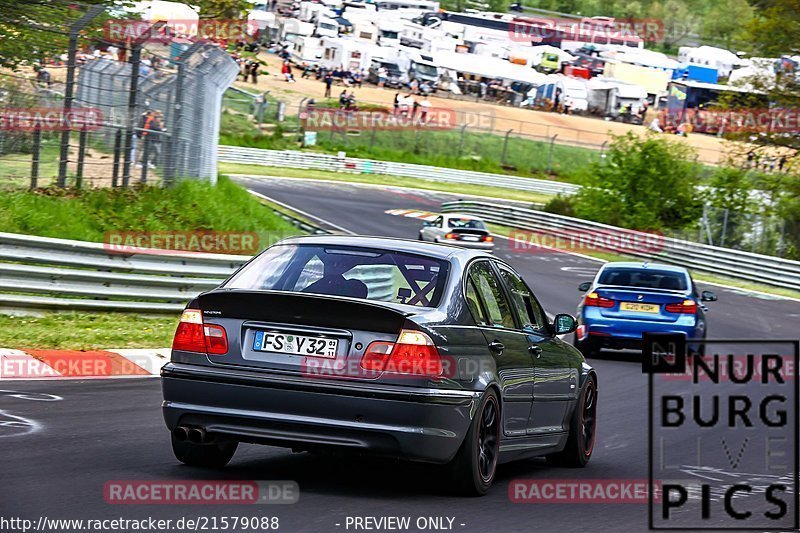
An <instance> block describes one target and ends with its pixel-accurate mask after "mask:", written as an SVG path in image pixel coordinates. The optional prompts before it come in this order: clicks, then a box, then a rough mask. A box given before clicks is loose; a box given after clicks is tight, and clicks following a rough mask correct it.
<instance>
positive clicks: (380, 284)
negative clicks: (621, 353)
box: [161, 236, 597, 494]
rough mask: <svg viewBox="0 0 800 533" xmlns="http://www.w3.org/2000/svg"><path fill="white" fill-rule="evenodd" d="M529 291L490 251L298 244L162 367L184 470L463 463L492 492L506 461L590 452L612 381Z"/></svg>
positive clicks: (284, 248)
mask: <svg viewBox="0 0 800 533" xmlns="http://www.w3.org/2000/svg"><path fill="white" fill-rule="evenodd" d="M575 326H576V321H575V319H574V318H573V317H572V316H570V315H568V314H559V315H556V316H555V317H554V319H553V321H552V322H551V321H549V320H548V319H547V315H546V314H545V312H544V310H543V309H542V307H541V305H540V304H539V302H538V301H537V299H536V297H535V295H534V294H533V292H532V291H531V289H530V288H529V286H528V285H527V284H526V283H525V282H524V281H523V280H522V278H521V277H520V276H519V275H518V274H517V273H516V272H515V271H514V270H513V269H512V268H511V267H510V266H509V265H508V264H506V263H504V262H503V261H501V260H499V259H497V258H495V257H494V256H492V255H489V254H486V253H484V252H480V251H476V250H466V249H463V248H459V247H455V246H447V245H441V244H432V243H422V242H416V241H406V240H399V239H388V238H376V237H352V236H313V237H296V238H291V239H287V240H284V241H282V242H280V243H278V244H276V245H274V246H272V247H270V248H268V249H266V250H265V251H263V252H262V253H261V254H259V255H258V256H256V257H255V258H254V259H253V260H252V261H250V262H249V263H247V264H246V265H245V266H244V267H242V268H241V269H240V270H239V271H238V272H236V273H235V274H234V275H233V276H232V277H231V278H229V279H228V280H227V281H226V282H224V283H223V284H222V285H221V286H220V287H219V288H217V289H214V290H212V291H209V292H206V293H203V294H201V295H200V296H198V297H197V298H195V299H194V300H192V301H191V302H190V303H189V304H188V306H187V307H186V310H185V311H184V312H183V315H182V317H181V320H180V324H179V325H178V329H177V331H176V333H175V339H174V343H173V346H172V357H171V360H170V362H169V363H167V364H166V365H165V366H164V368H163V369H162V371H161V376H162V386H163V393H164V402H163V406H162V407H163V414H164V419H165V421H166V425H167V427H168V428H169V430H170V431H171V435H172V448H173V451H174V453H175V456H176V457H177V458H178V460H180V461H182V462H184V463H186V464H189V465H195V466H206V467H207V466H216V467H221V466H224V465H225V464H227V463H228V461H229V460H230V459H231V457H232V456H233V454H234V452H235V450H236V447H237V445H238V443H239V442H249V443H260V444H268V445H273V446H281V447H287V448H292V449H294V450H307V451H330V450H339V451H342V450H344V451H351V452H356V453H371V454H378V455H385V456H391V457H398V458H403V459H409V460H414V461H422V462H429V463H440V464H448V465H449V470H450V472H451V473H452V476H453V482H454V487H457V488H458V489H459V490H461V491H463V492H465V493H471V494H484V493H486V491H487V490H488V489H489V487H490V486H491V484H492V481H493V480H494V477H495V470H496V468H497V465H498V463H501V462H505V461H511V460H514V459H521V458H527V457H532V456H546V457H547V458H548V459H549V460H551V461H552V462H553V463H557V464H563V465H567V466H577V467H580V466H584V465H586V463H587V462H588V461H589V459H590V457H591V455H592V449H593V446H594V442H595V430H596V413H597V376H596V374H595V371H594V369H593V368H592V367H591V366H590V365H588V364H587V363H586V362H585V360H584V358H583V356H582V355H581V354H580V352H579V351H578V350H576V349H575V348H574V347H572V346H571V345H570V344H569V343H567V342H564V341H562V340H561V339H560V338H559V337H558V335H563V334H566V333H570V332H572V331H574V330H575Z"/></svg>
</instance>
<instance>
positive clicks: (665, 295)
mask: <svg viewBox="0 0 800 533" xmlns="http://www.w3.org/2000/svg"><path fill="white" fill-rule="evenodd" d="M595 292H596V293H597V295H598V296H600V297H601V298H608V299H610V300H614V302H615V303H614V307H607V308H605V307H601V308H600V314H601V315H603V316H604V317H607V318H617V319H630V320H651V321H654V322H675V321H676V320H678V318H679V317H680V316H681V315H680V314H678V313H670V312H668V311H667V310H666V309H665V306H666V305H667V304H679V303H681V302H683V301H684V300H685V299H686V298H687V297H688V296H687V295H686V294H685V293H682V292H677V291H669V290H656V289H642V288H636V287H602V286H601V287H597V288H596V289H595Z"/></svg>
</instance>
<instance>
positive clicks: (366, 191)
mask: <svg viewBox="0 0 800 533" xmlns="http://www.w3.org/2000/svg"><path fill="white" fill-rule="evenodd" d="M241 182H242V184H243V185H245V186H247V187H248V188H250V189H252V190H254V191H257V192H259V193H262V194H264V195H267V196H269V197H270V198H273V199H275V200H278V201H280V202H284V203H286V204H289V205H291V206H295V207H297V208H299V209H302V210H303V211H304V212H306V213H308V214H310V215H313V216H316V217H320V218H321V219H324V220H327V221H329V222H331V223H333V224H336V225H338V226H340V227H341V228H343V229H346V230H349V231H352V232H355V233H360V234H368V235H386V236H391V237H403V238H411V239H415V238H416V236H417V231H418V229H419V227H420V221H419V220H417V219H414V218H407V217H403V216H395V215H390V214H386V213H385V212H386V211H387V210H390V209H418V210H424V211H437V209H438V206H439V204H440V202H441V201H443V200H446V199H453V198H455V197H454V196H452V195H444V194H434V193H430V192H417V191H410V190H401V189H380V188H370V187H361V186H356V185H352V184H331V183H317V182H311V181H299V180H290V179H281V180H276V179H253V180H250V179H247V180H241ZM497 255H498V256H500V257H502V258H504V259H506V260H508V261H509V262H510V263H511V264H513V265H514V266H515V267H516V268H517V269H518V270H519V271H520V272H521V273H522V274H523V276H524V277H525V279H526V280H527V281H528V283H529V284H530V285H531V286H532V288H533V290H534V291H535V292H536V294H537V296H538V298H539V299H540V300H541V302H542V303H543V305H544V306H545V308H546V310H547V311H548V312H549V313H558V312H569V313H573V312H574V311H575V306H576V304H577V302H578V299H579V297H580V293H579V292H578V291H577V285H578V284H579V283H580V282H582V281H587V280H590V279H591V277H592V275H593V272H594V271H595V270H596V269H597V267H598V263H597V262H594V261H591V260H587V259H583V258H580V257H576V256H571V255H567V254H562V253H535V254H533V253H516V252H512V250H511V249H510V246H509V245H508V241H506V240H503V239H500V240H498V242H497ZM704 288H709V289H711V290H714V291H716V292H717V295H718V296H719V301H718V302H712V303H710V304H709V307H710V308H711V312H710V314H709V332H710V335H709V336H710V338H726V339H730V338H746V339H769V338H773V339H775V338H793V337H794V338H796V337H797V332H798V324H800V303H799V302H796V301H789V300H781V299H775V298H769V297H762V296H754V295H751V294H745V293H742V292H740V291H734V290H728V289H724V288H720V287H704ZM756 349H757V348H756ZM591 364H593V365H594V366H595V367H596V368H597V371H598V374H599V391H600V404H599V415H598V418H599V425H598V442H597V445H596V447H595V450H594V456H593V458H592V460H591V462H590V464H589V466H588V467H587V468H586V469H583V470H564V469H558V468H554V467H551V466H549V465H547V464H546V463H545V462H543V461H540V460H531V461H527V462H522V463H513V464H508V465H503V466H501V467H500V470H499V473H498V478H497V479H496V481H495V486H494V487H493V489H492V491H491V492H490V493H489V494H488V495H487V496H486V497H483V498H462V497H458V496H454V495H452V494H451V493H450V492H448V487H447V486H446V479H445V478H444V477H443V475H442V470H441V469H439V468H436V467H431V466H426V465H414V464H406V463H400V462H394V461H388V460H377V459H363V458H339V457H335V458H334V457H326V456H317V455H310V454H306V453H302V454H293V453H292V452H291V451H288V450H283V449H279V448H269V447H259V446H253V445H242V446H240V447H239V451H238V452H237V454H236V456H235V457H234V459H233V461H232V462H231V464H230V465H229V466H228V467H227V468H226V469H224V470H221V471H213V470H200V469H192V468H189V467H185V466H182V465H180V464H178V463H177V461H176V460H175V459H174V457H173V455H172V451H171V449H170V445H169V435H168V433H167V431H166V429H165V427H164V424H163V421H162V419H161V413H160V409H159V405H160V401H161V395H160V387H159V380H158V379H150V378H142V379H106V380H79V381H71V380H65V381H27V382H8V381H4V382H0V389H2V390H0V453H2V457H3V461H2V463H0V487H2V496H3V498H2V504H0V505H2V511H3V512H2V513H1V514H2V515H5V516H9V515H10V516H17V517H22V518H29V519H32V520H34V521H36V520H37V519H38V518H39V517H40V516H42V515H44V516H46V517H48V518H49V519H52V518H74V519H103V518H118V517H124V518H144V517H154V518H164V519H167V518H169V519H173V520H177V519H179V518H181V517H195V518H196V517H201V516H206V517H210V516H276V517H278V518H279V520H280V530H282V531H309V532H312V531H355V530H356V529H354V528H353V526H352V525H350V526H349V527H347V524H348V521H347V519H348V517H350V518H352V517H365V516H371V517H381V516H410V517H411V524H412V527H411V528H410V531H418V530H419V529H417V528H416V527H415V520H416V519H417V518H418V517H447V518H452V519H453V521H452V526H450V527H451V530H455V531H470V532H471V531H475V532H485V531H496V532H506V531H562V532H566V531H577V530H583V529H586V530H589V529H591V530H595V531H643V530H646V529H647V518H648V513H647V505H646V503H625V504H611V503H606V504H598V503H593V504H577V503H557V504H522V503H512V502H511V501H510V499H509V493H508V487H509V484H510V483H511V482H512V480H515V479H533V478H535V479H581V478H593V479H606V480H620V481H623V480H628V481H641V480H646V479H647V476H648V450H647V427H648V417H647V377H646V376H645V375H644V374H642V371H641V365H640V362H639V359H638V358H637V357H636V356H635V355H631V354H626V355H614V356H612V355H609V354H604V355H603V356H601V357H600V358H598V359H595V360H592V361H591ZM43 395H52V396H43ZM695 433H696V430H695V429H691V428H689V429H687V430H686V431H685V435H682V437H681V438H683V439H685V443H686V445H687V446H691V445H692V442H693V440H692V439H693V438H694V434H695ZM733 446H734V447H735V448H736V447H738V443H735V444H733ZM756 463H757V457H753V458H751V456H750V455H748V454H744V455H743V458H742V461H741V463H739V464H737V472H748V468H750V469H753V468H755V467H756ZM735 473H736V472H734V474H735ZM686 475H687V476H688V475H690V474H686ZM742 476H746V474H742ZM165 479H170V480H174V479H196V480H201V479H218V480H294V481H296V482H297V483H298V484H299V487H300V498H299V502H298V503H295V504H292V505H256V506H252V505H250V506H247V505H244V506H243V505H113V504H109V503H107V502H106V501H105V499H104V486H105V484H106V483H107V482H109V481H114V480H165ZM752 499H757V501H755V502H754V503H753V504H752V505H751V509H753V510H754V511H755V510H756V509H761V508H762V507H763V508H769V506H765V505H764V504H763V499H762V498H757V497H756V496H753V497H752ZM714 501H715V502H716V501H718V500H714ZM742 502H743V503H742V504H741V505H746V504H747V502H748V498H744V499H743V500H742ZM715 505H716V504H715ZM715 509H716V507H715ZM720 520H721V519H720ZM443 523H444V525H445V526H447V524H448V523H449V522H448V520H444V522H443ZM717 523H718V522H715V519H712V520H711V521H710V522H709V523H707V525H708V526H714V525H716V524H717ZM719 523H722V522H719ZM781 524H789V522H781ZM0 529H3V528H0ZM785 529H789V528H788V527H786V528H785ZM360 530H362V531H363V530H365V529H360Z"/></svg>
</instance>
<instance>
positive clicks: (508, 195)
mask: <svg viewBox="0 0 800 533" xmlns="http://www.w3.org/2000/svg"><path fill="white" fill-rule="evenodd" d="M219 171H220V172H224V173H225V174H229V175H234V174H247V175H251V176H279V177H284V178H309V179H318V180H336V181H348V182H352V183H370V184H374V185H390V186H395V187H413V188H416V189H424V190H428V191H440V192H448V193H452V194H463V195H475V196H486V197H489V198H498V199H504V200H518V201H520V202H531V203H546V202H547V201H548V200H550V199H551V198H552V196H549V195H546V194H539V193H533V192H528V191H518V190H515V189H504V188H500V187H492V186H491V185H473V184H466V183H446V182H438V181H427V180H423V179H416V178H404V177H400V176H386V175H382V174H381V175H378V174H351V173H349V172H329V171H326V170H303V169H298V168H282V167H267V166H264V165H245V164H241V163H220V164H219Z"/></svg>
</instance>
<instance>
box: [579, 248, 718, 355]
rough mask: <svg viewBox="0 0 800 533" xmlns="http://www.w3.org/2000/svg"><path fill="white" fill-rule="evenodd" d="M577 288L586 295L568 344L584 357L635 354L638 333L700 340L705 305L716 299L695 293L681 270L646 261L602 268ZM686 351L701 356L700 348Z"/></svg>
mask: <svg viewBox="0 0 800 533" xmlns="http://www.w3.org/2000/svg"><path fill="white" fill-rule="evenodd" d="M578 289H579V290H580V291H583V292H585V293H586V295H585V296H584V297H583V299H582V300H581V302H580V304H578V311H577V316H578V328H577V330H576V331H575V340H574V344H575V347H577V348H578V349H579V350H580V351H581V352H582V353H583V354H584V355H585V356H587V357H590V356H593V355H596V353H597V352H598V351H599V350H601V349H604V348H607V349H612V350H620V349H636V350H641V348H642V334H643V333H644V332H659V333H680V334H682V335H685V336H686V338H687V339H689V340H690V339H705V338H706V335H707V334H708V328H707V324H706V312H707V311H708V308H707V307H706V306H705V302H713V301H716V299H717V296H716V295H715V294H714V293H713V292H711V291H702V292H701V291H700V290H699V289H698V287H697V285H696V284H695V283H694V280H693V279H692V276H691V274H689V271H688V270H687V269H685V268H683V267H678V266H672V265H664V264H658V263H648V262H644V263H632V262H614V263H606V264H605V265H603V267H602V268H601V269H600V271H599V272H598V273H597V275H596V276H595V278H594V280H593V281H587V282H584V283H581V284H580V285H579V286H578ZM687 346H688V348H689V350H690V351H693V352H696V353H704V346H703V345H702V344H698V343H695V344H692V343H691V342H689V343H688V345H687Z"/></svg>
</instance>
